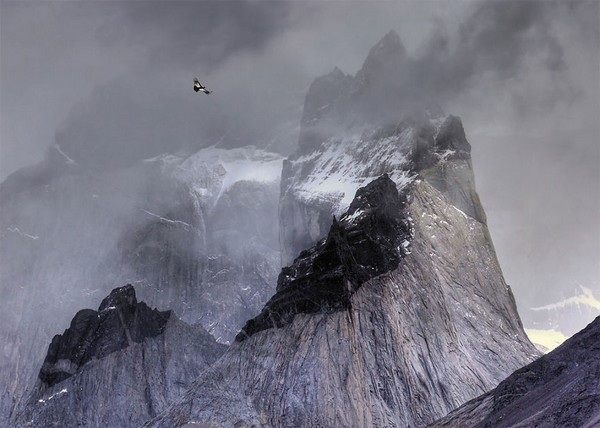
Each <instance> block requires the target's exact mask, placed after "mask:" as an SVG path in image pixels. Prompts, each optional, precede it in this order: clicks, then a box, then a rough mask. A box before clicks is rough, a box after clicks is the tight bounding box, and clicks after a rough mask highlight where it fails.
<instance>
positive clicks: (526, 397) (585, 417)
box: [431, 317, 600, 428]
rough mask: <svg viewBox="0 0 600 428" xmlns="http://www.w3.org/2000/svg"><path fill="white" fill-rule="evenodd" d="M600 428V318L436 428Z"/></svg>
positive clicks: (459, 410)
mask: <svg viewBox="0 0 600 428" xmlns="http://www.w3.org/2000/svg"><path fill="white" fill-rule="evenodd" d="M599 424H600V317H598V318H596V319H595V320H594V321H592V322H591V323H590V324H589V325H588V326H587V327H586V328H585V329H583V330H582V331H580V332H579V333H577V334H575V335H574V336H573V337H571V338H570V339H568V340H567V341H566V342H565V343H564V344H562V345H561V346H560V347H558V348H557V349H555V350H554V351H552V352H550V353H549V354H547V355H544V356H542V357H540V358H539V359H538V360H536V361H534V362H533V363H531V364H529V365H528V366H526V367H523V368H522V369H519V370H517V371H516V372H514V373H513V374H512V375H510V376H509V377H508V378H506V379H505V380H504V381H502V382H501V383H500V385H498V387H496V388H495V389H494V390H493V391H490V392H488V393H486V394H484V395H482V396H480V397H478V398H476V399H474V400H472V401H470V402H468V403H466V404H465V405H463V406H461V407H460V408H459V409H457V410H455V411H453V412H451V413H450V414H449V415H448V416H446V417H445V418H443V419H441V420H439V421H437V422H436V423H434V424H432V425H431V426H432V427H458V426H460V427H464V428H468V427H498V428H502V427H523V428H524V427H532V426H536V427H538V426H539V427H595V426H598V425H599Z"/></svg>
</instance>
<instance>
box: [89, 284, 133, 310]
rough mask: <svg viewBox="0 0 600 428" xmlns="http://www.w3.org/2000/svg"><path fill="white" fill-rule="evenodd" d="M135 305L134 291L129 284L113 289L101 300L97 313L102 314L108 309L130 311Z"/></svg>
mask: <svg viewBox="0 0 600 428" xmlns="http://www.w3.org/2000/svg"><path fill="white" fill-rule="evenodd" d="M136 305H137V297H136V295H135V289H134V288H133V286H132V285H131V284H127V285H124V286H123V287H118V288H115V289H114V290H113V291H111V292H110V294H109V295H108V296H107V297H105V298H104V300H102V303H100V307H99V308H98V311H100V312H102V311H104V310H107V309H109V308H119V309H130V308H134V307H135V306H136Z"/></svg>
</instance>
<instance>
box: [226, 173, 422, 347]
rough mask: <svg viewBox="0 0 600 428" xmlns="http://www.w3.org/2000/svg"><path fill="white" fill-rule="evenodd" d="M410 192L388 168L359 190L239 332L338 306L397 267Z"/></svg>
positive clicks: (405, 237)
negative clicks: (404, 190)
mask: <svg viewBox="0 0 600 428" xmlns="http://www.w3.org/2000/svg"><path fill="white" fill-rule="evenodd" d="M406 203H407V199H406V195H405V194H404V193H402V194H399V193H398V190H397V188H396V184H395V183H394V182H393V181H392V179H391V178H390V177H389V176H388V175H387V174H384V175H382V176H381V177H379V178H377V179H375V180H373V181H372V182H370V183H369V184H367V185H366V186H364V187H361V188H360V189H358V190H357V192H356V196H355V198H354V201H353V202H352V204H351V205H350V208H349V209H348V211H347V212H346V213H345V214H344V215H342V216H341V217H340V220H339V221H337V220H336V218H335V217H333V223H332V225H331V228H330V229H329V233H328V235H327V237H326V238H324V239H322V240H321V241H319V242H318V243H317V244H315V246H314V247H312V248H310V249H308V250H305V251H302V252H301V253H300V255H299V256H298V258H296V260H294V263H293V264H292V265H291V266H288V267H285V268H283V269H282V271H281V274H280V275H279V279H278V281H277V292H276V293H275V295H274V296H273V297H272V298H271V299H270V300H269V302H267V304H266V305H265V307H264V309H263V310H262V312H261V313H260V314H259V315H258V316H257V317H256V318H254V319H252V320H250V321H248V322H247V323H246V325H245V326H244V328H243V329H242V331H241V332H240V333H239V334H238V336H237V337H236V341H238V342H241V341H243V340H244V339H246V338H247V337H249V336H251V335H253V334H254V333H258V332H259V331H262V330H266V329H270V328H274V327H277V328H279V327H283V326H284V325H287V324H290V323H291V322H292V321H293V319H294V317H295V315H296V314H298V313H316V312H321V311H333V312H335V311H339V310H343V309H347V308H349V307H350V297H351V296H352V295H353V294H354V293H355V292H356V291H357V290H358V289H359V288H360V287H361V286H362V284H364V283H365V282H366V281H368V280H369V279H371V278H373V277H375V276H378V275H381V274H383V273H385V272H389V271H391V270H393V269H395V268H396V267H397V266H398V264H399V263H400V260H401V258H402V257H404V255H405V252H406V248H407V246H408V241H409V240H410V237H411V226H410V222H409V220H408V217H407V216H408V214H407V213H406V211H405V206H406Z"/></svg>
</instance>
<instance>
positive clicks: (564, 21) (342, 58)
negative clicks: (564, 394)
mask: <svg viewBox="0 0 600 428" xmlns="http://www.w3.org/2000/svg"><path fill="white" fill-rule="evenodd" d="M599 5H600V3H599V2H598V1H596V0H593V1H585V0H577V1H574V2H567V1H560V2H559V1H556V2H553V1H547V0H536V1H508V2H500V1H485V2H475V1H462V2H461V1H455V0H452V1H451V0H445V1H442V0H436V1H418V2H416V1H414V2H405V1H401V2H383V1H370V2H344V1H314V2H304V1H302V2H301V1H294V2H291V1H272V2H267V1H247V2H239V1H183V2H179V1H160V2H159V1H143V0H130V1H118V0H117V1H112V0H111V1H102V0H97V1H51V0H44V1H27V0H26V1H18V2H13V1H5V0H1V3H0V6H1V8H0V72H1V74H0V118H1V123H0V125H1V129H0V138H1V145H0V179H4V178H5V177H6V176H7V175H8V174H10V173H11V172H13V171H15V170H17V169H18V168H20V167H22V166H25V165H28V164H32V163H35V162H37V161H39V160H40V159H42V157H43V156H44V153H45V151H46V150H47V148H48V147H49V146H50V145H52V144H54V143H56V142H59V143H60V144H61V147H63V149H65V151H66V152H68V153H69V155H71V156H72V157H74V158H77V160H78V161H79V160H81V161H83V160H84V159H87V160H88V161H89V162H90V163H94V164H96V165H100V166H99V167H110V166H111V165H112V164H113V163H114V162H125V163H126V162H128V161H130V160H132V159H136V158H139V157H143V156H146V155H148V156H149V155H151V154H154V153H160V152H164V151H176V150H179V149H181V148H189V147H196V146H201V145H202V144H204V142H203V141H204V140H203V141H198V140H199V139H200V140H201V138H199V136H200V135H201V136H202V138H205V139H209V138H215V139H218V138H221V137H223V135H222V134H223V132H224V131H223V130H224V129H225V130H227V129H233V130H237V131H231V133H230V134H228V138H230V139H231V142H230V144H239V145H242V144H244V143H245V140H244V141H241V140H240V137H239V136H240V135H246V136H247V140H248V141H250V142H253V143H257V144H261V145H263V146H268V147H270V148H271V149H273V150H279V151H281V152H284V153H285V152H289V151H290V150H292V149H293V146H294V144H295V143H296V141H294V140H290V139H289V138H288V139H287V140H286V139H285V138H283V139H282V140H274V141H270V142H269V141H262V139H264V138H266V137H265V134H264V130H265V129H266V128H269V129H271V128H272V127H273V126H277V124H279V123H280V122H282V121H285V120H289V118H290V117H292V118H297V119H294V120H292V122H295V123H291V124H288V125H286V126H292V127H293V126H294V125H295V124H297V122H299V119H300V115H301V112H302V103H303V98H304V94H305V93H306V91H307V89H308V86H309V85H310V83H311V81H312V80H313V79H314V78H315V77H317V76H319V75H321V74H324V73H327V72H329V71H331V70H332V69H333V68H334V67H335V66H338V67H340V68H341V69H342V70H343V71H344V72H346V73H349V74H354V73H356V71H357V70H358V69H359V68H360V67H361V64H362V62H363V61H364V59H365V57H366V55H367V53H368V51H369V48H370V47H371V46H373V45H374V44H375V43H376V42H377V41H378V40H379V39H380V38H381V37H382V36H383V35H384V34H385V33H387V32H388V31H389V30H390V29H394V30H396V31H397V32H398V34H399V35H400V37H401V39H402V41H403V43H404V44H405V46H406V49H407V51H408V53H409V55H411V57H412V58H413V59H414V61H415V64H416V67H417V69H418V70H419V73H418V74H416V75H411V77H410V78H411V80H410V81H409V82H408V83H409V84H410V85H411V86H414V91H415V92H417V93H422V94H423V96H424V97H430V98H432V99H436V100H438V102H439V103H440V105H441V106H442V107H443V108H444V110H445V111H446V112H448V113H452V114H456V115H459V116H461V117H462V119H463V123H464V126H465V130H466V133H467V137H468V139H469V141H470V143H471V145H472V146H473V158H474V168H475V174H476V179H477V184H478V190H479V193H480V195H481V197H482V200H483V203H484V208H485V209H486V211H487V213H488V217H489V224H490V229H491V232H492V236H493V238H494V241H495V244H496V247H497V250H498V254H499V258H500V262H501V265H502V267H503V269H504V271H505V274H506V277H507V280H508V281H509V283H511V285H513V288H514V289H515V292H516V295H517V297H518V298H519V299H520V301H527V302H529V301H533V300H536V301H537V300H539V301H543V300H544V299H550V298H554V297H556V295H557V294H560V292H559V291H558V290H569V291H570V290H572V288H573V287H574V286H576V285H577V284H581V285H584V286H587V287H590V288H594V289H596V290H600V272H599V270H600V226H599V222H598V215H599V213H600V167H599V165H600V128H599V120H598V119H599V116H600V54H599V52H600V35H599V31H600V30H599V27H600V25H599V22H600V16H599ZM194 76H198V77H199V78H201V80H202V81H203V82H204V83H205V84H206V85H207V86H208V87H209V89H212V90H214V93H213V94H212V95H211V96H210V97H211V98H210V102H211V104H208V103H206V102H205V101H206V100H205V99H203V98H199V97H198V95H197V94H195V93H194V92H193V91H191V84H192V80H191V79H192V78H193V77H194ZM399 78H400V77H399ZM207 118H208V119H210V121H208V119H207ZM209 122H210V123H209ZM274 124H276V125H274ZM283 135H284V136H285V135H290V134H289V133H288V134H285V133H284V134H283ZM238 140H240V141H238ZM206 141H208V140H206ZM78 157H79V158H78ZM547 290H551V291H552V292H551V293H549V292H547Z"/></svg>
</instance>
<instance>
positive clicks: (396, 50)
mask: <svg viewBox="0 0 600 428" xmlns="http://www.w3.org/2000/svg"><path fill="white" fill-rule="evenodd" d="M404 58H406V48H405V47H404V44H403V43H402V40H401V39H400V36H399V35H398V33H396V32H395V31H394V30H390V31H389V32H388V33H387V34H386V35H385V36H383V38H382V39H381V40H379V42H377V44H376V45H375V46H373V47H372V48H371V50H370V51H369V55H367V59H366V60H365V62H364V65H363V70H365V69H367V68H368V66H371V65H373V63H374V62H394V61H397V60H399V59H404Z"/></svg>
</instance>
